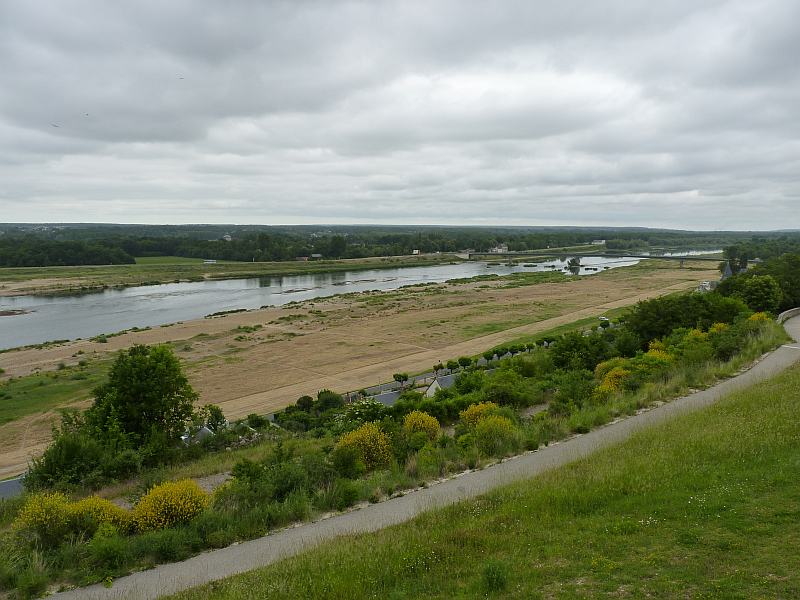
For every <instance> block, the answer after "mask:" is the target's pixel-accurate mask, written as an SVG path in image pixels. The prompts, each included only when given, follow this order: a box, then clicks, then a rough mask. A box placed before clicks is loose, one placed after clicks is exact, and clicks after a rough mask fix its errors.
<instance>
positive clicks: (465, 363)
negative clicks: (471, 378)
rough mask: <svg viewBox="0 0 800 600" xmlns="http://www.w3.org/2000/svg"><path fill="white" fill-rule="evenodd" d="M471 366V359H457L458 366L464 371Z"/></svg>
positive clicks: (463, 357) (464, 357)
mask: <svg viewBox="0 0 800 600" xmlns="http://www.w3.org/2000/svg"><path fill="white" fill-rule="evenodd" d="M471 364H472V358H470V357H469V356H462V357H460V358H459V359H458V366H459V367H461V368H462V369H466V368H467V367H468V366H470V365H471Z"/></svg>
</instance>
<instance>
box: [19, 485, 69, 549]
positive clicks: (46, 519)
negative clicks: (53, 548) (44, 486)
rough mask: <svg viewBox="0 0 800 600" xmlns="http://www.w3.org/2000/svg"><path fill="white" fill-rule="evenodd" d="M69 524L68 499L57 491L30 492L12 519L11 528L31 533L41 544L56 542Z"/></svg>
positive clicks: (47, 544)
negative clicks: (15, 516)
mask: <svg viewBox="0 0 800 600" xmlns="http://www.w3.org/2000/svg"><path fill="white" fill-rule="evenodd" d="M69 524H70V511H69V501H68V500H67V497H66V496H65V495H64V494H61V493H58V492H52V493H49V492H48V493H40V494H32V495H31V496H30V497H29V498H28V500H27V501H26V502H25V504H24V505H23V506H22V508H21V509H20V511H19V513H18V514H17V518H16V519H14V523H13V528H14V529H15V530H17V531H19V532H23V533H26V534H28V535H32V536H33V537H34V538H36V539H37V540H38V541H39V542H40V543H41V544H42V545H44V546H50V545H54V544H57V543H58V542H60V541H61V538H63V537H64V535H65V534H66V533H67V531H68V528H69Z"/></svg>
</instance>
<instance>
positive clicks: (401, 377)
mask: <svg viewBox="0 0 800 600" xmlns="http://www.w3.org/2000/svg"><path fill="white" fill-rule="evenodd" d="M392 378H393V379H394V380H395V381H396V382H397V383H399V384H400V386H401V387H404V386H405V384H406V381H408V373H395V374H394V375H392Z"/></svg>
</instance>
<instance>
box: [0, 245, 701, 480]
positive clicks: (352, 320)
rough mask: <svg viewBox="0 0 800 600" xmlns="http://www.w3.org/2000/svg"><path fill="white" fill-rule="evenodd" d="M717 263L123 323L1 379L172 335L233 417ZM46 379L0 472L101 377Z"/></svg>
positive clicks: (205, 396) (21, 359)
mask: <svg viewBox="0 0 800 600" xmlns="http://www.w3.org/2000/svg"><path fill="white" fill-rule="evenodd" d="M709 266H710V265H709V263H691V262H687V266H686V267H685V268H683V269H680V268H678V266H677V265H676V263H674V262H669V261H655V260H653V261H646V262H643V263H641V264H639V265H637V266H635V267H629V268H624V269H615V270H611V271H607V272H604V273H601V274H598V275H593V276H591V277H584V278H580V279H567V278H564V279H563V280H560V281H554V280H552V278H550V279H543V278H542V277H541V276H539V275H537V276H532V275H525V276H510V277H504V278H494V279H486V280H480V279H479V280H477V281H475V280H473V281H464V282H454V283H449V284H440V285H427V286H415V287H411V288H403V289H400V290H395V291H391V292H374V293H362V294H352V295H345V296H338V297H334V298H326V299H321V300H315V301H307V302H304V303H302V304H298V305H294V306H288V307H284V308H280V309H277V308H271V309H263V310H257V311H250V312H244V313H234V314H229V315H226V316H222V317H216V318H211V319H201V320H197V321H192V322H186V323H180V324H175V325H172V326H168V327H159V328H154V329H150V330H146V331H139V332H131V333H125V334H122V335H119V336H115V337H109V338H108V339H107V341H106V343H99V342H93V341H90V340H83V341H78V342H71V343H66V344H61V345H53V346H48V347H44V348H39V349H25V350H19V351H13V352H6V353H2V354H0V367H2V368H3V369H4V370H5V374H4V375H3V377H4V378H5V379H8V378H9V377H15V378H18V377H23V378H24V377H26V376H29V375H31V374H34V373H36V372H37V371H46V372H51V373H50V376H51V377H53V378H54V379H53V382H54V383H55V382H59V381H61V380H60V379H59V378H72V377H74V376H75V374H76V373H77V374H79V373H81V371H82V370H92V371H91V372H93V373H94V372H96V369H97V367H95V366H94V364H95V363H97V362H100V363H103V361H107V360H108V359H109V358H110V354H111V353H113V352H114V351H116V350H118V349H121V348H126V347H128V346H130V345H132V344H134V343H146V344H153V343H163V342H169V343H171V344H173V346H174V348H175V350H176V352H177V354H178V355H179V356H180V358H181V360H182V362H183V363H184V365H185V367H186V370H187V373H188V376H189V379H190V381H191V383H192V385H193V386H194V387H195V389H197V390H198V392H199V393H200V396H201V403H206V402H213V403H215V404H218V405H220V406H221V407H222V409H223V410H224V411H225V414H226V415H227V416H228V417H231V418H236V417H241V416H245V415H247V414H248V413H251V412H259V413H266V412H271V411H274V410H277V409H279V408H282V407H284V406H286V405H288V404H290V403H293V402H294V401H295V400H296V399H297V398H298V397H299V396H301V395H303V394H306V393H312V394H313V393H315V392H316V391H318V390H319V389H323V388H330V389H334V390H336V391H340V392H343V391H347V390H356V389H359V388H361V387H365V386H368V385H372V384H375V383H379V382H381V381H387V380H390V379H391V376H392V373H395V372H400V371H406V372H421V371H425V370H428V369H429V368H430V367H431V365H432V364H434V363H435V362H438V361H439V360H447V359H449V358H455V357H458V356H461V355H470V354H477V353H479V352H482V351H483V350H486V349H487V348H490V347H492V346H495V345H497V344H500V343H503V342H506V341H510V340H516V339H518V338H520V337H524V336H527V335H534V334H536V333H541V332H543V331H545V330H549V329H553V328H556V327H559V326H562V325H565V324H568V323H571V322H574V321H578V320H581V319H590V318H596V317H597V316H599V315H601V314H604V313H605V312H607V311H610V310H614V309H617V308H620V307H623V306H627V305H630V304H633V303H635V302H636V301H638V300H640V299H644V298H649V297H653V296H657V295H661V294H665V293H671V292H676V291H680V290H685V289H691V288H692V287H694V286H695V285H696V284H697V283H698V282H699V281H703V280H707V279H712V278H714V277H716V276H717V273H716V272H715V271H713V270H711V269H709ZM589 322H590V321H587V324H588V323H589ZM81 361H84V363H85V364H84V366H81V365H80V364H79V363H80V362H81ZM61 365H63V367H61ZM37 377H42V376H41V375H38V376H37ZM21 381H24V380H17V381H16V382H15V384H16V385H20V383H19V382H21ZM81 381H84V382H85V385H84V386H83V387H81V385H80V383H81ZM48 383H49V382H48V381H45V384H44V385H42V386H41V387H40V390H41V391H40V392H36V393H40V394H46V395H47V397H48V398H50V399H51V400H52V401H46V402H44V403H41V402H40V403H39V405H38V406H37V407H36V411H35V412H33V411H32V412H28V413H27V414H25V410H24V407H22V408H21V407H20V406H19V403H18V402H17V403H16V404H15V405H14V406H15V408H14V411H15V412H14V414H13V417H14V418H13V420H10V422H6V423H5V424H3V425H0V476H10V475H13V474H15V473H18V472H21V471H22V470H23V469H24V468H25V465H26V464H27V460H28V457H29V456H31V455H34V454H36V453H38V452H40V451H41V450H42V449H43V448H44V446H45V445H46V444H47V442H48V441H49V437H50V426H51V423H52V422H53V420H54V419H56V418H57V417H58V409H60V408H64V407H66V406H72V407H83V406H86V405H87V404H88V402H89V397H90V392H91V389H92V387H93V385H94V384H95V379H94V377H87V378H86V379H84V380H81V379H77V380H76V383H77V385H70V393H69V395H68V396H63V395H58V394H50V393H49V392H47V391H46V390H48V389H49V388H48V385H47V384H48ZM62 384H63V381H62ZM75 388H77V389H75ZM32 393H33V392H32ZM0 402H5V401H4V400H3V401H0ZM10 405H11V403H10V402H9V403H8V404H7V405H4V404H0V407H2V409H0V410H5V409H6V407H7V406H10ZM6 420H9V419H6Z"/></svg>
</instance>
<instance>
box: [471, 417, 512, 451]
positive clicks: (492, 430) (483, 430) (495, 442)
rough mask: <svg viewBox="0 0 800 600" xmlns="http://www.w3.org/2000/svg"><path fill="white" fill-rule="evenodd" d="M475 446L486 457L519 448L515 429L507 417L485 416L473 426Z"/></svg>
mask: <svg viewBox="0 0 800 600" xmlns="http://www.w3.org/2000/svg"><path fill="white" fill-rule="evenodd" d="M475 445H476V446H477V447H478V450H480V451H481V452H482V453H483V454H485V455H487V456H493V455H494V456H497V455H502V454H506V453H508V452H511V451H514V450H516V449H517V447H518V446H519V440H518V436H517V428H516V427H515V426H514V423H513V422H512V421H511V419H509V418H508V417H504V416H502V415H492V414H490V415H486V416H484V417H483V418H481V419H480V420H479V421H478V422H477V424H476V425H475Z"/></svg>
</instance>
